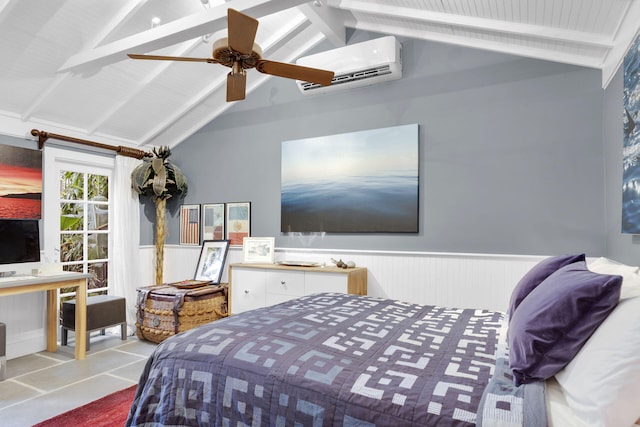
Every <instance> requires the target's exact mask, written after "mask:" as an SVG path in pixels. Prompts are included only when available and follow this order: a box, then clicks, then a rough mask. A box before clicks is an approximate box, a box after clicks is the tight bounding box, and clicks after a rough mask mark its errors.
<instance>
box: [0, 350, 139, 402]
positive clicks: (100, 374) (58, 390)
mask: <svg viewBox="0 0 640 427" xmlns="http://www.w3.org/2000/svg"><path fill="white" fill-rule="evenodd" d="M107 350H111V349H107ZM96 354H97V353H96ZM72 361H73V360H70V361H69V362H72ZM139 361H140V360H136V361H133V362H129V363H127V364H124V365H121V366H118V367H117V368H113V369H109V370H108V371H104V372H100V373H98V374H95V375H91V376H89V377H85V378H82V379H81V380H78V381H74V382H71V383H69V384H65V385H64V386H62V387H58V388H54V389H51V390H46V391H42V392H41V393H40V394H38V395H35V396H31V397H29V398H27V399H23V400H21V401H19V402H15V403H12V404H11V405H7V406H5V407H3V408H1V409H0V412H1V411H3V410H4V409H6V408H10V407H12V406H15V405H19V404H22V403H25V402H28V401H30V400H34V399H36V398H39V397H42V396H45V395H47V394H52V393H59V392H60V390H64V389H65V388H68V387H71V386H75V385H78V384H81V383H83V382H86V381H90V380H94V379H96V378H98V377H100V376H102V375H108V376H110V377H113V378H117V379H120V380H124V381H127V382H129V381H131V380H130V379H128V378H124V377H121V376H119V375H114V374H112V373H111V371H115V370H118V369H122V368H123V367H126V366H129V365H132V364H134V363H137V362H139ZM56 366H57V365H56ZM53 367H54V366H50V368H53ZM44 369H47V368H44ZM38 371H40V369H39V370H36V371H32V372H38ZM14 382H17V381H14ZM20 384H21V385H26V384H22V383H20ZM134 384H136V383H134V382H132V383H131V385H134ZM32 388H33V387H32Z"/></svg>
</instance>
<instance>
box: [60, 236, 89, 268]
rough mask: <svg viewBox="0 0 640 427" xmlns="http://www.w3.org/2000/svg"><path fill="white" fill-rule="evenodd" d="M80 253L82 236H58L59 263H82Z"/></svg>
mask: <svg viewBox="0 0 640 427" xmlns="http://www.w3.org/2000/svg"><path fill="white" fill-rule="evenodd" d="M82 251H83V244H82V234H65V233H62V234H61V235H60V262H70V261H82V260H83V258H84V257H83V255H82ZM74 271H75V270H74ZM80 271H82V270H80Z"/></svg>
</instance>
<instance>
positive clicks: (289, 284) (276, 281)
mask: <svg viewBox="0 0 640 427" xmlns="http://www.w3.org/2000/svg"><path fill="white" fill-rule="evenodd" d="M304 274H305V273H304V271H271V270H267V294H278V295H289V296H292V297H301V296H303V295H304V294H305V290H304V286H305V284H304V281H305V278H304Z"/></svg>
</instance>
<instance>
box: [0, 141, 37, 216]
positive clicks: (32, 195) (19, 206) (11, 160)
mask: <svg viewBox="0 0 640 427" xmlns="http://www.w3.org/2000/svg"><path fill="white" fill-rule="evenodd" d="M41 217H42V153H41V152H40V151H39V150H31V149H28V148H21V147H13V146H10V145H0V218H17V219H40V218H41Z"/></svg>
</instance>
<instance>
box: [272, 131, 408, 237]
mask: <svg viewBox="0 0 640 427" xmlns="http://www.w3.org/2000/svg"><path fill="white" fill-rule="evenodd" d="M418 147H419V142H418V125H417V124H411V125H403V126H394V127H389V128H382V129H374V130H366V131H360V132H352V133H345V134H339V135H330V136H322V137H316V138H306V139H299V140H293V141H285V142H283V143H282V166H281V167H282V175H281V218H280V223H281V224H280V225H281V231H282V232H283V233H288V232H327V233H417V232H418V169H419V150H418Z"/></svg>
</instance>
